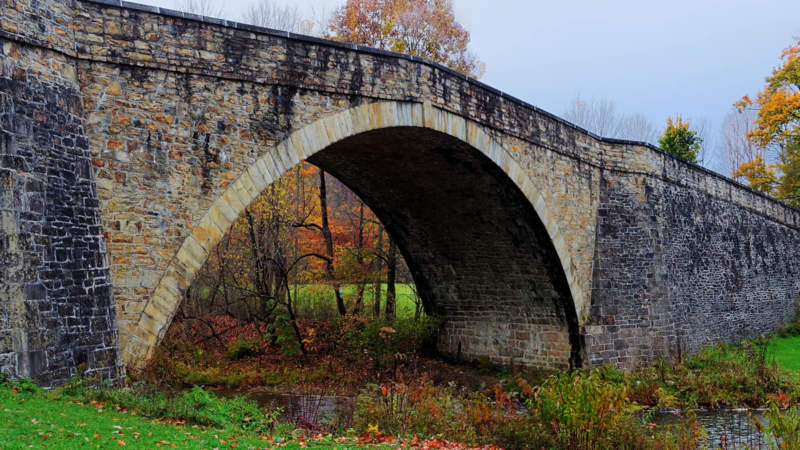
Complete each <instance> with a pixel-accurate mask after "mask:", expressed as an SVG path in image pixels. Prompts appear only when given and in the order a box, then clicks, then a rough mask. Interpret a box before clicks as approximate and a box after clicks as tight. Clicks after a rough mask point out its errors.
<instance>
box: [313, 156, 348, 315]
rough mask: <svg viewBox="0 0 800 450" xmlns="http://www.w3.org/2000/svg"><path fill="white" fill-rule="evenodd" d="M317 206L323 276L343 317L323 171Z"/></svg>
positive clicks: (342, 300)
mask: <svg viewBox="0 0 800 450" xmlns="http://www.w3.org/2000/svg"><path fill="white" fill-rule="evenodd" d="M319 206H320V215H321V216H322V237H323V238H324V239H325V251H326V252H327V253H328V254H327V256H328V258H329V259H328V261H326V262H325V274H326V275H327V277H328V279H329V280H330V281H331V282H332V284H333V290H334V293H335V295H336V308H337V309H338V310H339V315H341V316H344V315H346V314H347V309H346V308H345V306H344V299H343V298H342V291H341V289H340V288H341V286H339V282H338V281H337V280H336V277H335V274H334V273H333V236H332V235H331V227H330V225H329V224H328V190H327V187H326V186H325V171H324V170H320V171H319Z"/></svg>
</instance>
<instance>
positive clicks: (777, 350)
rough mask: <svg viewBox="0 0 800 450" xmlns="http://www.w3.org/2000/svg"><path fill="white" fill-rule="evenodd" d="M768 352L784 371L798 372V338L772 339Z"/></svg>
mask: <svg viewBox="0 0 800 450" xmlns="http://www.w3.org/2000/svg"><path fill="white" fill-rule="evenodd" d="M769 351H770V353H771V354H772V355H774V356H775V361H777V362H778V364H780V365H781V366H782V367H783V368H784V369H786V370H792V371H800V336H789V337H778V336H776V337H774V338H772V340H770V343H769Z"/></svg>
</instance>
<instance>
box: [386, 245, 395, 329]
mask: <svg viewBox="0 0 800 450" xmlns="http://www.w3.org/2000/svg"><path fill="white" fill-rule="evenodd" d="M386 259H387V264H386V265H387V266H388V267H387V269H386V313H385V316H386V320H388V321H389V322H391V321H393V320H394V316H395V309H396V288H395V282H396V281H397V244H395V242H394V239H392V238H391V237H389V255H387V258H386Z"/></svg>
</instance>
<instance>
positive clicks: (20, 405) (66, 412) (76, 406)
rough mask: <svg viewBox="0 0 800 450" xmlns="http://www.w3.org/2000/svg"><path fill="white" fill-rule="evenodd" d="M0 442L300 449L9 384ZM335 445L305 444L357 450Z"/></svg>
mask: <svg viewBox="0 0 800 450" xmlns="http://www.w3.org/2000/svg"><path fill="white" fill-rule="evenodd" d="M23 386H25V385H23ZM27 386H30V385H29V384H28V385H27ZM284 428H285V427H284ZM0 441H1V442H2V444H1V445H0V446H1V447H2V448H4V449H6V448H8V449H13V448H44V447H47V448H67V449H71V448H79V447H80V448H121V447H126V448H147V449H151V448H159V447H161V448H170V447H174V448H197V449H208V448H269V447H273V446H275V445H276V443H280V444H281V446H283V445H285V446H286V448H301V447H302V444H303V443H301V441H300V439H299V438H294V437H292V436H291V434H290V433H283V434H282V435H281V434H279V433H278V432H277V431H276V432H275V433H274V434H272V435H271V436H267V435H257V434H255V433H248V432H243V431H241V430H236V429H235V428H214V427H205V426H200V425H174V424H168V423H162V422H159V421H157V420H155V419H152V418H146V417H143V416H142V415H140V414H133V413H132V412H130V411H127V410H126V408H122V407H115V406H113V405H110V404H103V403H81V402H76V401H64V400H60V401H59V400H53V399H51V398H49V397H48V394H46V393H45V392H44V391H42V390H39V389H32V388H25V387H21V388H19V387H18V386H15V385H11V384H5V385H2V386H0ZM337 442H338V441H335V440H334V438H333V437H330V436H328V437H325V438H322V440H319V441H314V442H312V441H308V442H305V443H304V444H305V445H306V446H309V447H327V448H342V449H344V448H355V447H356V442H355V440H353V439H348V440H347V441H346V442H344V443H337Z"/></svg>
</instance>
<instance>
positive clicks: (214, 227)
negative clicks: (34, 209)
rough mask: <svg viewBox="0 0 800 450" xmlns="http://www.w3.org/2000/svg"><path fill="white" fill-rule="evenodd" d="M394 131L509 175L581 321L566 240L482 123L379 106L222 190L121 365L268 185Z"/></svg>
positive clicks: (154, 336) (579, 292) (312, 136)
mask: <svg viewBox="0 0 800 450" xmlns="http://www.w3.org/2000/svg"><path fill="white" fill-rule="evenodd" d="M396 127H416V128H425V129H429V130H433V131H436V132H439V133H442V134H444V135H447V136H450V137H452V138H455V139H457V140H459V141H461V142H463V143H465V144H467V145H469V146H471V147H472V148H474V149H476V150H478V151H479V152H480V153H482V154H483V155H484V156H486V157H487V158H488V159H490V160H491V161H492V162H493V163H494V164H495V165H496V166H497V167H498V168H499V169H500V170H502V172H503V173H504V174H505V175H507V176H508V178H509V179H510V180H511V181H512V182H513V183H514V185H516V187H517V188H518V189H519V191H520V192H521V193H522V194H523V195H524V197H525V198H526V199H527V201H528V202H530V205H531V206H532V208H533V210H534V211H535V213H536V215H538V218H539V219H540V221H541V222H542V224H543V225H544V228H545V229H546V231H547V234H548V237H549V239H550V241H551V242H552V245H553V247H554V249H555V252H556V254H557V257H558V259H559V262H560V266H561V269H562V270H563V274H564V276H565V278H566V283H567V285H568V289H569V293H570V295H571V299H572V302H573V305H574V308H575V310H574V312H575V314H576V317H583V316H584V315H585V310H586V306H587V305H586V301H587V294H586V292H584V290H583V289H582V288H581V285H580V284H579V283H578V278H577V270H576V266H575V264H574V263H573V261H572V259H571V256H570V253H569V247H568V245H567V240H566V236H565V235H564V234H563V233H562V232H561V230H560V228H559V226H558V223H557V221H556V219H555V216H554V215H553V214H552V213H551V211H550V210H549V209H548V205H547V202H546V201H545V199H544V197H543V196H542V195H541V193H540V192H539V190H538V189H537V187H536V185H535V184H534V183H533V182H532V181H531V179H530V178H529V177H528V175H527V173H526V171H525V170H524V169H523V168H522V167H520V166H519V165H518V164H517V162H516V161H515V160H514V158H513V157H512V156H511V154H510V153H509V151H508V150H506V149H505V148H504V147H503V146H502V145H501V144H500V143H499V142H497V141H496V140H495V139H493V138H492V137H491V135H490V134H489V133H488V132H487V131H486V130H485V129H484V128H483V127H482V126H481V125H479V124H477V123H475V122H473V121H470V120H468V119H465V118H463V117H461V116H458V115H456V114H453V113H450V112H448V111H444V110H442V109H439V108H436V107H434V106H432V105H431V104H430V103H424V104H422V103H411V102H395V101H380V102H375V103H368V104H362V105H359V106H355V107H352V108H350V109H347V110H344V111H341V112H338V113H335V114H332V115H330V116H327V117H325V118H322V119H320V120H317V121H316V122H314V123H312V124H310V125H307V126H305V127H303V128H301V129H298V130H296V131H294V132H293V133H291V134H290V135H289V137H287V138H286V139H284V141H283V142H281V143H280V144H278V145H276V146H274V147H273V148H271V149H270V150H269V151H267V152H265V153H264V154H262V155H261V156H260V157H259V158H258V159H257V160H256V162H255V163H253V164H252V165H251V166H250V167H249V168H248V169H247V170H246V171H244V172H243V173H242V174H241V175H240V176H239V177H238V178H237V179H236V180H235V181H234V182H232V183H231V184H230V185H229V186H228V187H227V188H226V190H225V192H224V193H223V194H222V195H221V196H220V197H219V198H217V200H216V201H215V202H214V203H213V204H212V206H211V207H210V208H209V210H208V211H207V213H206V214H205V215H204V216H203V218H202V219H201V220H200V221H199V223H198V224H197V225H195V227H194V228H193V229H192V230H191V232H190V233H188V235H187V236H186V238H185V239H184V241H183V244H182V245H181V247H180V249H179V250H178V252H177V253H176V254H175V256H174V257H173V258H172V260H171V261H170V263H169V265H168V267H167V269H166V271H165V273H164V274H163V276H162V277H161V279H160V281H159V282H158V284H157V286H156V288H155V289H154V291H153V293H152V295H151V296H150V299H149V300H148V301H147V304H146V305H145V307H144V309H143V311H142V313H141V315H140V317H139V320H138V322H136V323H132V324H131V326H130V327H129V328H128V329H127V330H121V339H122V347H123V351H124V354H123V358H124V360H125V363H126V365H127V366H128V367H132V368H139V367H141V365H142V364H143V362H144V361H146V359H147V358H149V357H150V356H152V353H153V351H154V350H155V347H156V346H157V345H158V343H159V342H160V340H161V338H162V337H163V336H164V334H165V333H166V330H167V328H168V327H169V324H170V323H171V321H172V317H173V315H174V313H175V312H176V311H177V308H178V307H179V305H180V302H181V300H182V298H183V295H184V292H185V291H186V289H188V287H189V285H190V284H191V282H192V281H193V279H194V277H195V275H196V273H197V272H198V271H199V270H200V269H201V267H202V266H203V264H204V263H205V261H206V259H207V256H208V254H209V252H210V251H211V250H213V248H214V247H215V246H216V245H217V244H218V243H219V242H220V240H221V239H222V238H223V237H224V235H225V234H226V233H227V232H228V230H229V229H230V227H231V225H232V224H233V222H234V221H235V220H236V219H237V218H238V217H239V215H240V213H242V212H243V211H244V209H245V208H246V207H247V206H248V205H249V204H250V203H251V202H252V201H253V200H255V198H256V197H257V196H258V195H260V193H261V192H262V191H263V190H264V189H265V188H266V187H267V186H269V185H270V184H271V183H272V182H273V181H275V180H277V179H278V178H280V177H281V176H282V175H283V174H284V173H286V172H287V171H288V170H289V169H291V168H292V167H294V166H295V165H296V164H298V163H299V162H300V161H303V160H306V159H309V158H311V157H312V156H314V155H315V154H316V153H318V152H320V151H322V150H324V149H326V148H328V147H329V146H331V145H333V144H335V143H336V142H339V141H342V140H344V139H346V138H348V137H352V136H356V135H360V134H362V133H367V132H371V131H375V130H382V129H387V128H396ZM577 321H578V319H575V322H576V323H575V324H572V325H571V326H574V327H577V325H578V324H577ZM577 332H578V331H577V329H576V330H570V333H577ZM571 339H572V337H571ZM574 346H575V344H574V343H573V347H574ZM573 352H574V350H573Z"/></svg>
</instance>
